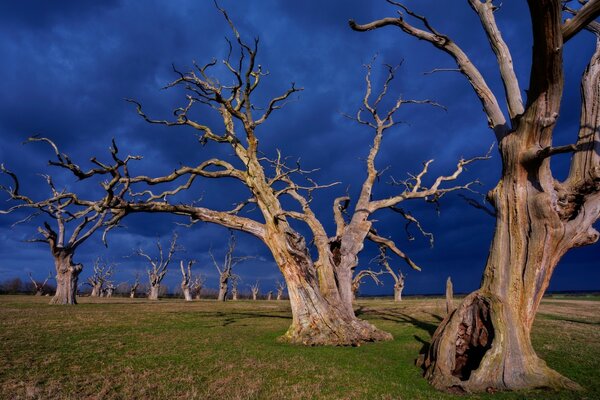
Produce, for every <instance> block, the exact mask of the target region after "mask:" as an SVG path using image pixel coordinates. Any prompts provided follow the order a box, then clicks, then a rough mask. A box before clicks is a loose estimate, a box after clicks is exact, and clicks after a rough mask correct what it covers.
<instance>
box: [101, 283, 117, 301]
mask: <svg viewBox="0 0 600 400" xmlns="http://www.w3.org/2000/svg"><path fill="white" fill-rule="evenodd" d="M103 292H104V297H107V298H108V297H112V295H113V293H114V292H115V285H114V284H113V282H111V281H107V282H106V287H105V288H104V291H103Z"/></svg>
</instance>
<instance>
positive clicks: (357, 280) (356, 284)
mask: <svg viewBox="0 0 600 400" xmlns="http://www.w3.org/2000/svg"><path fill="white" fill-rule="evenodd" d="M383 273H384V271H379V272H375V271H372V270H370V269H363V270H361V271H359V272H358V273H357V274H355V275H354V278H352V299H353V300H356V297H357V296H358V293H359V291H360V286H361V285H362V284H363V283H364V282H363V279H364V278H366V277H369V278H371V279H372V280H373V282H375V284H376V285H377V286H380V285H383V282H382V281H381V279H379V276H380V275H381V274H383Z"/></svg>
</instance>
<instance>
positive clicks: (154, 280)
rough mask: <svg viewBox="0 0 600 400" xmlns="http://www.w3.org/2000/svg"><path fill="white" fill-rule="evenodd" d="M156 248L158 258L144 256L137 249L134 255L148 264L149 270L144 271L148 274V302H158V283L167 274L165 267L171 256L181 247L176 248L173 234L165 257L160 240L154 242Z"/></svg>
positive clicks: (142, 252)
mask: <svg viewBox="0 0 600 400" xmlns="http://www.w3.org/2000/svg"><path fill="white" fill-rule="evenodd" d="M156 247H157V249H158V256H157V257H151V256H149V255H148V254H146V253H145V252H144V251H143V250H142V249H138V250H137V251H136V254H137V255H139V256H141V257H144V258H145V259H146V260H148V263H149V264H150V268H148V269H147V270H146V272H147V273H148V282H149V284H150V289H149V290H150V291H149V292H148V299H149V300H158V296H159V293H160V283H161V282H162V280H163V279H164V277H165V275H166V273H167V267H168V266H169V263H170V262H171V259H172V258H173V255H174V254H175V252H176V251H178V250H181V247H179V246H177V234H176V233H173V237H172V238H171V244H170V245H169V251H168V253H167V254H166V255H165V254H164V252H163V248H162V244H161V243H160V240H157V241H156Z"/></svg>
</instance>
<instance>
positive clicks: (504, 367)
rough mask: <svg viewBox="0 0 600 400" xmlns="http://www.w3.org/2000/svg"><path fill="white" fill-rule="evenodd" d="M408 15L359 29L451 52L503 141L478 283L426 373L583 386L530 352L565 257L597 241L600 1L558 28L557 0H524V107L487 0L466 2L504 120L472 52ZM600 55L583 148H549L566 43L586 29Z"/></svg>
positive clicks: (511, 385)
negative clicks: (563, 176)
mask: <svg viewBox="0 0 600 400" xmlns="http://www.w3.org/2000/svg"><path fill="white" fill-rule="evenodd" d="M390 3H393V4H396V5H398V6H400V7H401V8H402V9H403V11H404V12H406V14H408V15H409V16H410V17H413V18H415V20H416V21H418V23H422V24H423V26H424V28H423V29H419V28H416V27H415V26H413V25H411V24H410V23H409V22H408V21H407V20H406V19H405V18H403V17H400V18H384V19H382V20H378V21H374V22H372V23H369V24H365V25H357V24H355V23H354V22H351V26H352V27H353V28H354V29H356V30H359V31H365V30H370V29H376V28H379V27H382V26H386V25H394V26H398V27H399V28H401V29H402V30H403V31H404V32H406V33H408V34H410V35H412V36H415V37H417V38H419V39H422V40H424V41H428V42H430V43H432V44H433V45H434V46H436V47H437V48H439V49H441V50H443V51H444V52H446V53H448V54H450V55H451V56H452V57H453V58H454V60H455V61H456V62H457V64H458V67H459V70H460V72H461V73H463V74H464V75H465V76H466V77H467V78H468V79H469V82H470V83H471V85H472V86H473V88H474V89H475V92H476V94H477V95H478V97H479V99H480V101H481V103H482V105H483V107H484V111H485V112H486V114H487V117H488V121H489V125H490V127H491V128H492V129H493V131H494V133H495V134H496V137H497V140H498V142H499V151H500V155H501V157H502V164H503V165H502V176H501V179H500V182H499V183H498V185H497V186H496V187H495V188H494V189H493V190H492V191H491V192H490V193H489V195H488V198H489V200H490V202H491V204H492V205H493V206H494V207H495V209H496V229H495V233H494V239H493V242H492V246H491V250H490V254H489V256H488V260H487V264H486V268H485V271H484V275H483V280H482V284H481V288H480V289H479V290H478V291H476V292H473V293H471V294H470V295H468V296H467V297H466V298H465V299H464V300H463V301H462V303H461V304H460V305H459V306H458V307H457V308H456V310H454V311H453V312H451V313H450V314H449V315H448V316H447V317H446V318H445V319H444V320H443V321H442V323H441V324H440V326H439V327H438V329H437V330H436V332H435V334H434V336H433V338H432V343H431V347H430V349H429V352H428V354H427V355H426V357H425V359H424V364H423V366H424V368H425V371H426V372H425V376H426V377H427V379H429V381H430V382H431V383H432V384H433V385H434V386H435V387H437V388H440V389H444V390H464V391H468V392H472V391H486V390H490V389H492V390H515V389H529V388H538V387H550V388H564V387H567V388H576V387H577V385H576V384H574V383H573V382H571V381H570V380H568V379H567V378H565V377H563V376H561V375H560V374H558V373H557V372H555V371H554V370H552V369H550V368H549V367H548V366H547V365H546V363H545V362H544V361H542V360H541V359H540V358H539V357H538V356H537V355H536V353H535V351H534V349H533V347H532V345H531V338H530V334H531V327H532V325H533V321H534V319H535V315H536V312H537V309H538V307H539V304H540V301H541V299H542V296H543V295H544V293H545V291H546V289H547V287H548V285H549V282H550V278H551V276H552V273H553V271H554V269H555V267H556V265H557V263H558V261H559V260H560V258H561V257H562V256H563V255H564V254H565V253H566V252H567V251H568V250H569V249H571V248H573V247H578V246H583V245H588V244H592V243H595V242H596V241H597V240H598V237H599V234H598V232H597V231H596V230H595V229H594V227H593V224H594V222H595V221H597V220H598V218H599V217H600V155H599V149H600V140H599V139H600V107H599V104H600V100H599V99H600V41H599V40H598V35H599V34H600V24H598V23H596V22H593V19H594V18H596V17H597V16H598V15H599V14H600V1H597V0H592V1H589V2H583V3H584V4H585V5H583V6H582V7H581V9H580V10H579V11H574V10H571V11H570V12H572V13H575V14H576V15H575V17H573V18H572V19H570V20H568V21H567V22H565V23H563V21H562V9H561V7H562V4H561V1H560V0H530V1H528V4H529V9H530V14H531V21H532V30H533V42H534V45H533V51H532V67H531V75H530V83H529V90H527V94H528V99H527V104H526V105H525V106H523V102H522V100H521V90H520V88H519V82H518V80H517V78H516V75H515V73H514V71H513V66H512V58H511V55H510V51H509V49H508V46H507V45H506V43H505V42H504V40H503V38H502V36H501V34H500V31H499V30H498V27H497V25H496V22H495V16H494V13H493V11H494V9H495V6H494V5H493V4H492V2H491V1H484V2H481V1H479V0H469V3H470V5H471V7H472V8H473V10H474V11H475V12H476V14H477V15H478V16H479V18H480V20H481V23H482V25H483V28H484V30H485V32H486V34H487V36H488V39H489V41H490V44H491V45H492V46H491V47H492V50H493V52H494V53H495V55H496V57H497V61H498V64H499V70H500V75H501V78H502V80H503V83H504V88H505V93H506V101H507V104H508V111H509V118H508V119H507V118H506V117H505V115H504V113H503V111H502V109H501V108H500V106H499V105H498V101H497V99H496V97H495V94H494V93H493V92H492V91H491V89H490V88H489V87H488V85H487V83H486V82H485V80H484V78H483V76H482V75H481V73H480V72H479V71H478V70H477V68H476V67H475V65H474V64H473V63H472V62H471V61H470V60H469V58H468V57H467V56H466V54H465V53H464V52H463V51H462V49H460V47H458V45H457V44H456V43H454V42H453V41H452V40H451V39H450V38H448V37H447V36H446V35H442V34H441V33H439V31H437V30H436V29H435V28H433V27H432V26H431V24H429V22H428V21H427V20H426V19H425V18H424V17H421V16H419V15H417V14H415V13H413V12H412V11H410V10H408V9H407V8H406V7H405V6H403V5H401V4H399V3H396V2H391V1H390ZM586 26H587V28H588V29H589V30H591V31H592V32H593V33H595V34H596V37H597V43H596V51H595V53H594V55H593V56H592V59H591V61H590V63H589V65H588V67H587V69H586V71H585V73H584V75H583V79H582V111H581V123H580V130H579V138H578V141H577V142H576V144H572V145H567V146H560V147H552V135H553V130H554V128H555V125H556V122H557V119H558V116H559V109H560V103H561V98H562V91H563V83H564V82H563V58H562V49H563V45H564V42H565V41H567V40H569V39H570V38H571V37H573V35H575V34H576V33H577V32H579V31H580V30H581V29H583V28H584V27H586ZM567 152H573V153H574V154H573V158H572V161H571V171H570V174H569V177H568V179H567V180H565V181H563V182H559V181H558V180H556V179H555V178H554V177H553V175H552V171H551V169H550V157H551V156H553V155H555V154H560V153H567Z"/></svg>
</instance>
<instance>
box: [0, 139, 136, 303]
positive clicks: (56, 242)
mask: <svg viewBox="0 0 600 400" xmlns="http://www.w3.org/2000/svg"><path fill="white" fill-rule="evenodd" d="M29 141H30V142H46V143H48V144H50V145H51V146H52V147H53V148H54V149H55V152H56V154H57V157H58V158H59V162H60V161H61V160H62V161H64V160H65V158H64V157H66V156H64V155H61V154H60V153H59V152H58V148H57V147H56V145H55V144H54V143H53V142H52V141H50V140H49V139H46V138H30V139H29ZM66 159H67V160H68V157H67V158H66ZM50 164H56V163H54V162H52V161H51V162H50ZM124 165H126V163H125V164H124ZM122 166H123V164H121V167H122ZM0 172H1V173H2V174H4V175H7V176H9V177H10V179H11V180H12V183H13V186H12V187H6V186H2V185H0V190H3V191H4V192H6V193H7V194H8V195H9V197H10V200H12V201H15V202H18V204H17V205H14V206H12V207H10V208H9V209H7V210H0V214H9V213H13V212H16V211H20V210H32V212H33V214H31V215H29V216H27V217H25V218H23V219H22V220H20V221H18V222H16V224H19V223H25V222H30V221H31V220H32V219H33V218H35V217H36V216H38V215H40V214H41V215H44V216H46V217H48V218H50V219H51V220H53V221H54V224H55V226H54V227H52V226H51V225H50V223H48V222H46V221H44V222H43V224H42V226H39V227H38V229H37V230H38V232H39V234H40V237H39V238H35V239H31V240H29V241H30V242H41V243H46V244H48V246H49V247H50V252H51V253H52V257H53V259H54V266H55V269H56V285H57V286H56V293H55V295H54V297H53V298H52V300H51V301H50V304H77V300H76V295H77V282H78V279H79V274H80V273H81V271H82V269H83V265H82V264H77V263H74V262H73V257H74V255H75V251H76V250H77V248H78V247H79V246H80V245H81V244H82V243H84V242H85V241H86V240H87V239H89V238H90V237H91V236H92V235H93V234H94V233H95V232H96V231H97V230H98V229H100V228H102V227H104V229H105V231H104V233H105V234H106V232H108V230H110V229H112V228H113V227H114V226H116V225H117V224H118V222H119V220H120V216H111V214H110V212H109V210H107V209H106V206H107V205H108V204H109V203H110V201H111V194H110V192H112V191H113V190H115V187H116V185H117V184H118V181H115V182H108V183H106V184H105V185H104V189H105V190H106V191H107V194H106V196H105V197H103V198H101V199H100V200H82V199H80V198H78V196H77V194H75V193H72V192H68V191H67V190H66V189H62V190H59V189H57V188H56V187H55V185H54V182H53V181H52V178H51V177H50V176H49V175H43V177H44V178H45V180H46V183H47V185H48V187H49V188H50V195H49V196H48V197H46V198H44V199H42V200H38V201H36V200H34V199H32V198H31V197H28V196H26V195H23V194H21V192H20V190H19V189H20V187H19V181H18V178H17V176H16V175H15V174H14V173H13V172H11V171H9V170H8V169H6V168H5V167H4V165H3V164H0ZM84 203H85V204H84ZM109 216H110V218H108V217H109ZM69 230H70V231H71V235H68V234H67V231H69Z"/></svg>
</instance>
